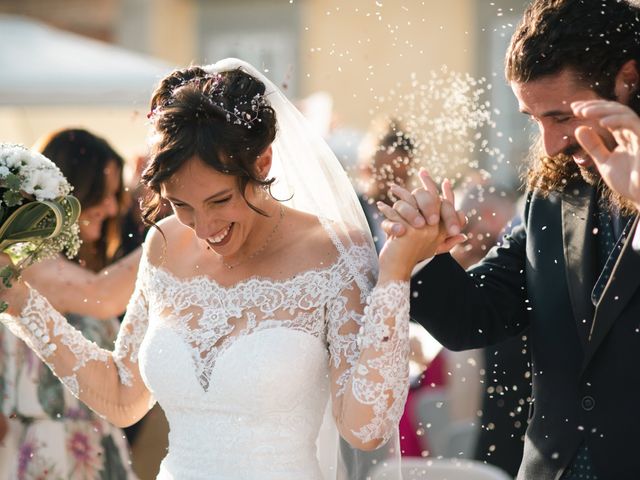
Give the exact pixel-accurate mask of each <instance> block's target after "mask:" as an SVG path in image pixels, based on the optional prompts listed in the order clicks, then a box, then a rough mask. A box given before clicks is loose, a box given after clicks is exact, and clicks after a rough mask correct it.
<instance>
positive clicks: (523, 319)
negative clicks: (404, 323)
mask: <svg viewBox="0 0 640 480" xmlns="http://www.w3.org/2000/svg"><path fill="white" fill-rule="evenodd" d="M525 264H526V229H525V226H524V225H518V226H517V227H514V229H513V230H512V231H511V233H510V234H509V235H506V236H505V237H504V240H503V243H502V245H501V246H497V247H494V248H493V249H492V250H491V251H490V252H489V253H488V254H487V256H486V257H485V258H484V259H483V260H482V261H481V262H480V263H478V264H477V265H475V266H473V267H472V268H470V269H469V270H468V271H466V272H465V271H464V269H463V268H462V267H461V266H460V265H458V263H457V262H456V261H455V260H454V259H453V257H451V255H449V254H448V253H447V254H442V255H439V256H437V257H435V258H434V259H433V260H432V261H431V262H430V263H428V264H427V265H426V266H425V267H424V268H422V269H421V270H420V271H419V272H417V273H416V274H415V275H414V276H413V278H412V281H411V290H412V295H411V317H412V318H413V319H414V320H415V321H417V322H418V323H420V324H421V325H422V326H424V327H425V328H426V329H427V330H428V331H429V332H430V333H431V334H432V335H433V336H434V337H435V338H436V339H437V340H438V341H439V342H440V343H442V344H443V345H444V346H445V347H447V348H448V349H450V350H467V349H471V348H480V347H485V346H488V345H493V344H496V343H499V342H501V341H504V340H506V339H507V338H510V337H513V336H515V335H517V334H518V333H520V332H522V331H523V330H524V329H525V328H526V327H527V326H528V325H529V316H528V310H527V306H528V303H527V299H526V282H525V267H526V265H525Z"/></svg>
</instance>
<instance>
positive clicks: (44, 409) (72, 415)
mask: <svg viewBox="0 0 640 480" xmlns="http://www.w3.org/2000/svg"><path fill="white" fill-rule="evenodd" d="M67 319H68V320H69V323H70V324H71V325H73V326H74V327H76V328H77V329H79V330H80V331H82V333H83V334H84V336H85V337H87V338H88V339H89V340H92V341H94V342H96V343H97V344H98V345H99V346H100V347H102V348H108V349H113V342H114V340H115V338H116V335H117V332H118V328H119V323H118V321H117V319H112V320H107V321H104V320H96V319H93V318H90V317H83V316H78V315H67ZM0 411H1V412H2V413H3V415H5V416H6V417H8V418H9V431H8V433H7V435H6V437H5V438H4V441H3V442H0V480H5V479H6V480H67V479H68V480H120V479H125V480H132V479H135V478H136V477H135V475H134V474H133V471H132V469H131V462H130V459H129V453H128V452H129V448H128V444H127V441H126V439H125V437H124V433H123V432H122V430H121V429H119V428H117V427H115V426H113V425H111V424H110V423H108V422H107V421H106V420H104V419H102V418H100V417H99V416H98V415H96V414H95V413H94V412H93V411H91V410H90V409H89V408H88V407H86V406H85V405H84V404H83V403H81V402H80V401H79V400H77V399H76V398H75V397H74V396H73V395H71V393H69V391H68V390H67V389H66V388H65V387H64V386H63V385H62V383H60V380H58V378H56V377H55V376H54V375H53V373H51V370H49V368H48V367H47V366H46V365H45V364H44V363H42V362H41V361H40V360H39V359H38V357H36V355H35V354H34V353H33V352H32V351H31V350H30V349H29V348H28V347H27V346H26V345H25V344H24V343H23V342H22V341H21V340H19V339H17V338H16V337H15V336H14V335H13V334H11V333H10V332H9V330H7V329H6V328H4V327H3V326H2V325H0Z"/></svg>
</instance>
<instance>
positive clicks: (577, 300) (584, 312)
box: [562, 182, 598, 348]
mask: <svg viewBox="0 0 640 480" xmlns="http://www.w3.org/2000/svg"><path fill="white" fill-rule="evenodd" d="M567 190H570V187H569V188H567ZM572 190H577V191H575V194H568V193H565V194H564V195H562V238H563V244H564V257H565V261H566V275H567V283H568V286H569V296H570V298H571V306H572V308H573V314H574V316H575V321H576V328H577V329H578V334H579V336H580V340H581V342H582V345H583V346H584V347H585V348H586V345H587V343H588V334H589V325H590V324H591V319H592V318H593V312H594V307H593V304H592V303H591V289H592V287H593V284H594V282H595V280H596V278H597V274H598V272H597V269H598V250H597V242H596V241H595V235H594V234H593V229H594V228H595V226H596V225H595V215H594V213H595V208H596V198H595V189H594V188H592V187H590V186H589V185H587V184H586V183H584V182H580V183H579V184H578V186H577V187H576V188H575V189H572Z"/></svg>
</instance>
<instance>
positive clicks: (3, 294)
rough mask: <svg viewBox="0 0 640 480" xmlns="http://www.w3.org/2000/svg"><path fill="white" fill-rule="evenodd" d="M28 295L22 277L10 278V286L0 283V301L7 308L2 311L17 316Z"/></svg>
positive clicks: (27, 288)
mask: <svg viewBox="0 0 640 480" xmlns="http://www.w3.org/2000/svg"><path fill="white" fill-rule="evenodd" d="M28 297H29V287H28V286H27V284H25V283H24V282H23V281H22V279H18V278H14V279H13V280H11V287H10V288H7V287H5V286H4V285H0V303H1V302H4V303H6V304H7V309H6V310H5V311H4V313H8V314H9V315H13V316H19V315H20V314H21V313H22V310H23V309H24V306H25V305H26V303H27V299H28Z"/></svg>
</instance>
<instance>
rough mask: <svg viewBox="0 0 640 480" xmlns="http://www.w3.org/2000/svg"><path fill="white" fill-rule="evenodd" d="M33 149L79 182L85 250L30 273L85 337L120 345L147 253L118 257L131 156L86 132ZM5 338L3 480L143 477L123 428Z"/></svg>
mask: <svg viewBox="0 0 640 480" xmlns="http://www.w3.org/2000/svg"><path fill="white" fill-rule="evenodd" d="M35 149H36V150H39V151H40V152H41V153H42V154H43V155H45V156H46V157H48V158H49V159H51V160H52V161H53V162H54V163H55V164H56V165H58V167H59V168H60V170H61V171H62V173H63V174H64V175H65V177H66V178H67V179H68V180H69V183H70V184H71V185H72V186H73V187H74V191H73V194H74V195H75V196H76V197H77V198H78V200H80V203H81V205H82V213H81V216H80V219H79V225H80V238H81V239H82V247H81V248H80V252H79V254H78V258H77V259H75V260H74V261H70V260H68V259H66V258H63V257H62V256H60V257H58V258H54V259H50V260H47V261H44V262H41V263H39V264H36V265H33V266H32V267H30V268H29V269H27V270H26V271H25V272H24V274H23V276H24V278H25V279H27V280H28V282H29V283H30V284H31V285H33V286H35V288H37V289H38V290H40V291H41V292H43V294H45V295H46V296H47V298H48V299H49V301H50V302H51V303H52V304H53V305H55V307H56V308H57V309H58V310H59V311H60V312H61V313H63V314H65V316H66V318H67V320H68V321H69V323H70V324H72V325H74V326H75V327H76V328H77V329H79V330H80V331H81V332H82V333H83V335H84V336H85V337H86V338H88V339H89V340H92V341H93V342H95V343H96V344H98V345H99V346H100V347H103V348H113V342H114V340H115V338H116V334H117V332H118V328H119V322H118V319H117V318H116V316H117V315H118V314H120V313H122V312H123V311H124V310H125V307H126V303H127V301H128V299H129V297H130V296H131V294H132V292H133V287H134V282H135V276H136V273H137V265H138V263H139V259H140V253H141V250H140V249H137V250H136V251H134V252H132V253H131V254H129V255H128V256H127V257H125V258H123V259H122V260H120V261H118V262H116V263H113V262H114V260H115V259H116V258H117V256H118V251H119V247H120V224H119V222H120V214H121V212H122V207H123V198H124V189H123V185H122V168H123V160H122V158H121V157H120V155H118V153H116V152H115V151H114V149H113V148H112V147H111V146H110V145H109V144H108V143H107V142H106V141H105V140H103V139H102V138H99V137H97V136H95V135H93V134H92V133H90V132H88V131H86V130H80V129H67V130H61V131H58V132H54V133H52V134H50V135H48V136H47V137H45V138H44V139H43V140H41V141H40V142H38V144H37V145H36V148H35ZM0 341H1V343H0V408H1V409H2V410H1V411H2V413H4V414H5V415H8V416H10V420H9V421H8V429H7V432H6V434H5V435H4V437H5V438H4V445H5V446H4V449H5V450H6V451H5V454H4V458H3V456H2V453H0V459H2V461H3V464H4V466H3V467H2V468H5V469H6V468H8V471H6V472H5V473H4V475H5V476H4V477H2V478H3V479H4V478H7V479H12V480H13V479H17V480H23V479H25V480H26V479H36V478H38V479H40V478H43V479H44V478H46V479H65V480H66V479H98V478H100V479H118V480H119V479H132V478H135V476H134V474H133V472H132V470H131V465H130V464H131V462H130V459H129V453H128V445H127V442H126V440H125V438H124V435H123V432H122V430H120V429H119V428H117V427H114V426H113V425H111V424H109V423H108V422H106V421H105V420H103V419H102V418H100V417H98V416H97V415H96V414H95V413H94V412H93V411H91V410H90V409H89V408H88V407H86V406H85V405H84V404H83V403H81V402H80V401H78V400H77V399H76V398H75V397H74V396H73V395H71V394H70V393H69V391H68V390H67V389H65V388H64V386H63V384H62V383H61V382H60V380H59V379H58V378H57V377H55V376H54V375H53V374H52V373H51V371H50V370H49V368H47V366H46V365H45V364H43V363H42V362H41V361H40V360H39V359H38V358H37V356H36V355H35V354H34V353H33V352H32V351H31V350H30V349H29V348H28V347H27V346H26V345H25V344H24V343H23V342H21V341H19V340H18V339H17V338H16V337H14V336H13V335H12V334H11V333H9V332H8V331H7V330H4V331H3V332H0ZM3 423H5V424H6V423H7V420H6V418H3V419H2V420H1V421H0V425H2V424H3ZM0 434H2V431H1V429H0ZM1 440H2V439H0V443H2V442H1ZM1 450H3V448H0V451H1ZM9 451H13V452H17V454H14V455H9V454H8V452H9ZM11 457H13V458H11ZM2 474H3V470H1V469H0V475H2Z"/></svg>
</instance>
